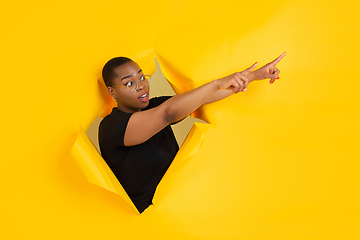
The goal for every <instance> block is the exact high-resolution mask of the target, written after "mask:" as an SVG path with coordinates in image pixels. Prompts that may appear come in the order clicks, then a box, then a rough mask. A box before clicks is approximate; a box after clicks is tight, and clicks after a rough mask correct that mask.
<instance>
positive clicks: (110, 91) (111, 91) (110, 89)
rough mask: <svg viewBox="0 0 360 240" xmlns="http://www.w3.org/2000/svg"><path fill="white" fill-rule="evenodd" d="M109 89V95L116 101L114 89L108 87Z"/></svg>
mask: <svg viewBox="0 0 360 240" xmlns="http://www.w3.org/2000/svg"><path fill="white" fill-rule="evenodd" d="M107 89H108V92H109V94H110V95H111V97H112V98H114V99H116V96H115V90H114V88H112V87H108V88H107Z"/></svg>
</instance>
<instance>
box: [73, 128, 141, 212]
mask: <svg viewBox="0 0 360 240" xmlns="http://www.w3.org/2000/svg"><path fill="white" fill-rule="evenodd" d="M79 128H80V132H79V135H78V137H77V139H76V141H75V143H74V146H73V147H72V149H71V155H72V156H73V158H74V159H75V161H76V162H77V163H78V164H79V166H80V168H81V170H82V172H83V173H84V175H85V177H86V179H87V180H88V181H89V182H90V183H92V184H94V185H97V186H99V187H102V188H105V189H106V190H108V191H110V192H113V193H115V194H117V195H119V196H120V197H121V198H123V199H124V200H125V202H127V203H128V204H130V205H131V206H132V207H133V208H134V210H135V211H136V213H139V212H138V210H137V209H136V207H135V205H134V204H133V203H132V201H131V199H130V198H129V196H128V195H127V193H126V191H125V190H124V188H123V187H122V186H121V184H120V182H119V181H118V180H117V178H116V177H115V175H114V174H113V172H112V171H111V169H110V168H109V166H108V165H107V164H106V162H105V160H104V159H103V158H102V157H101V155H100V154H99V152H98V151H97V150H96V148H95V146H94V145H93V143H92V142H91V140H90V139H89V137H88V136H87V134H86V132H85V131H84V129H83V128H82V127H81V126H79Z"/></svg>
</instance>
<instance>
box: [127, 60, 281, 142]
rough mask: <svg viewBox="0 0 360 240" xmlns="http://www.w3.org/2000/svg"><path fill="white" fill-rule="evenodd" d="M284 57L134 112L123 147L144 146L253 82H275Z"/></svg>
mask: <svg viewBox="0 0 360 240" xmlns="http://www.w3.org/2000/svg"><path fill="white" fill-rule="evenodd" d="M284 55H285V53H283V54H282V55H281V56H280V57H278V58H277V59H275V60H274V61H272V62H270V63H268V64H266V65H264V66H263V67H261V68H259V69H258V70H256V71H253V72H252V70H253V69H254V68H255V67H256V64H254V65H253V66H251V67H250V68H248V69H246V70H244V71H242V72H236V73H234V74H231V75H229V76H226V77H224V78H220V79H217V80H213V81H212V82H209V83H206V84H204V85H202V86H200V87H198V88H196V89H193V90H191V91H188V92H185V93H182V94H179V95H176V96H174V97H172V98H170V99H169V100H167V101H165V102H164V103H163V104H161V105H160V106H158V107H155V108H152V109H149V110H146V111H140V112H136V113H134V114H133V115H132V116H131V117H130V119H129V122H128V125H127V127H126V131H125V136H124V144H125V145H126V146H133V145H137V144H140V143H143V142H145V141H146V140H148V139H149V138H151V137H152V136H154V135H155V134H156V133H158V132H159V131H160V130H161V129H163V128H164V127H166V126H167V125H169V124H171V123H174V122H177V121H180V120H181V119H183V118H184V117H186V116H188V115H189V114H191V113H192V112H194V111H195V110H196V109H198V108H199V107H200V106H202V105H203V104H205V103H209V102H211V101H214V98H219V97H220V99H222V98H225V97H227V96H230V95H231V94H232V93H238V92H240V91H243V90H244V89H245V88H246V87H247V85H248V84H249V83H250V82H251V81H253V80H260V79H266V78H270V79H275V78H276V77H277V75H278V74H279V70H278V69H277V68H276V67H275V65H276V64H277V63H278V62H279V61H280V60H281V59H282V58H283V57H284ZM214 93H216V94H215V95H214ZM220 99H216V100H220Z"/></svg>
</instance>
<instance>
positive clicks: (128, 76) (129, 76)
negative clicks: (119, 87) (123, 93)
mask: <svg viewBox="0 0 360 240" xmlns="http://www.w3.org/2000/svg"><path fill="white" fill-rule="evenodd" d="M141 72H142V69H140V70H139V71H138V73H141ZM131 77H133V75H132V74H130V75H127V76H125V77H123V78H121V81H122V80H123V79H125V78H131Z"/></svg>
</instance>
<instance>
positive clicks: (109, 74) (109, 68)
mask: <svg viewBox="0 0 360 240" xmlns="http://www.w3.org/2000/svg"><path fill="white" fill-rule="evenodd" d="M128 62H133V60H131V59H130V58H127V57H116V58H113V59H110V60H109V61H108V62H107V63H106V64H105V65H104V67H103V70H102V77H103V79H104V82H105V85H106V86H107V87H109V86H111V85H112V84H113V80H114V78H116V77H117V76H116V73H115V72H114V70H115V68H117V67H119V66H121V65H123V64H125V63H128Z"/></svg>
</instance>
